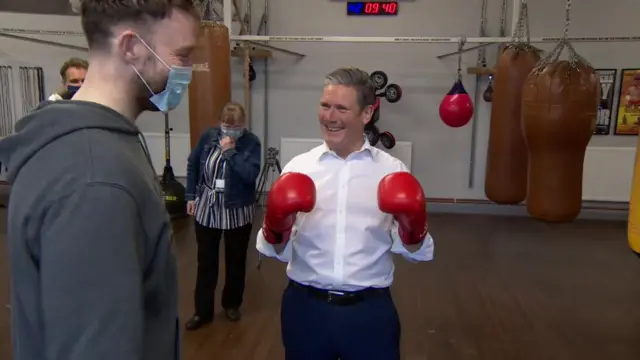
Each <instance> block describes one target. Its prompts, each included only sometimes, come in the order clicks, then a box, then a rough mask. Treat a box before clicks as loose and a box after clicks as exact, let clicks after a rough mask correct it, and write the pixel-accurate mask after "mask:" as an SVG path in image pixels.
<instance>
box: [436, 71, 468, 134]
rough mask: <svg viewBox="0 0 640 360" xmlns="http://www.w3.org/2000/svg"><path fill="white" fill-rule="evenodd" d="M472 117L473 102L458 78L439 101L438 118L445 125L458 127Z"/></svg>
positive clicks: (465, 123)
mask: <svg viewBox="0 0 640 360" xmlns="http://www.w3.org/2000/svg"><path fill="white" fill-rule="evenodd" d="M472 117H473V102H472V101H471V96H469V94H468V93H467V90H465V88H464V85H462V81H461V80H460V78H458V79H457V80H456V82H455V83H454V84H453V87H451V90H449V92H448V93H447V95H445V97H444V99H442V102H441V103H440V119H442V122H444V123H445V124H446V125H447V126H451V127H453V128H458V127H462V126H465V125H467V124H468V123H469V121H470V120H471V118H472Z"/></svg>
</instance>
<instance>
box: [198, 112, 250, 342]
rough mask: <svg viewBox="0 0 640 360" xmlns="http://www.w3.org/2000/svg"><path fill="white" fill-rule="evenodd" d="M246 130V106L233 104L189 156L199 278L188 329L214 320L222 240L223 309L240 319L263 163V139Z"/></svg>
mask: <svg viewBox="0 0 640 360" xmlns="http://www.w3.org/2000/svg"><path fill="white" fill-rule="evenodd" d="M245 125H246V117H245V112H244V109H243V108H242V106H241V105H240V104H238V103H234V102H231V103H228V104H227V105H225V106H224V108H223V110H222V114H221V116H220V126H217V127H214V128H210V129H208V130H207V131H205V132H204V133H203V134H202V136H201V137H200V140H199V141H198V144H197V145H196V147H195V148H194V149H193V151H192V152H191V154H190V155H189V159H188V163H187V195H186V198H187V212H188V213H189V214H190V215H192V216H194V217H195V232H196V241H197V243H198V274H197V279H196V288H195V294H194V297H195V299H194V300H195V301H194V302H195V314H194V315H193V316H192V317H191V318H190V319H189V320H188V321H187V323H186V328H187V330H195V329H198V328H200V327H201V326H203V325H205V324H207V323H209V322H211V321H212V320H213V315H214V311H213V298H214V293H215V288H216V283H217V280H218V259H219V249H220V239H221V238H222V237H224V242H225V246H224V248H225V254H224V256H225V267H226V277H225V284H224V289H223V290H222V304H221V305H222V308H223V309H224V311H225V315H226V316H227V318H228V319H229V320H231V321H238V320H240V312H239V308H240V305H241V303H242V296H243V293H244V282H245V268H246V262H247V247H248V245H249V239H250V238H251V225H252V222H253V216H254V204H255V198H256V180H257V178H258V174H259V172H260V160H261V145H260V140H259V139H258V137H257V136H255V135H254V134H252V133H251V132H249V131H248V130H247V129H246V127H245Z"/></svg>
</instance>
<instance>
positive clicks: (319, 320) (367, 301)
mask: <svg viewBox="0 0 640 360" xmlns="http://www.w3.org/2000/svg"><path fill="white" fill-rule="evenodd" d="M280 316H281V322H282V342H283V344H284V348H285V359H286V360H337V359H340V360H400V320H399V318H398V312H397V311H396V307H395V304H394V303H393V299H392V298H391V294H390V293H388V292H387V293H386V294H381V295H375V296H370V297H365V298H364V299H363V300H362V301H360V302H358V303H355V304H351V305H336V304H332V303H330V302H328V301H326V300H321V299H318V298H316V297H314V296H312V295H311V294H309V293H308V292H306V291H304V290H302V289H300V288H298V287H296V286H293V285H292V284H289V286H288V287H287V289H286V290H285V292H284V295H283V296H282V308H281V313H280Z"/></svg>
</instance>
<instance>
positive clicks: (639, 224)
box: [627, 136, 640, 255]
mask: <svg viewBox="0 0 640 360" xmlns="http://www.w3.org/2000/svg"><path fill="white" fill-rule="evenodd" d="M627 241H628V242H629V247H630V248H631V250H633V251H634V252H635V253H636V254H638V255H640V136H639V137H638V144H637V145H636V163H635V167H634V170H633V183H632V185H631V200H630V201H629V219H628V221H627Z"/></svg>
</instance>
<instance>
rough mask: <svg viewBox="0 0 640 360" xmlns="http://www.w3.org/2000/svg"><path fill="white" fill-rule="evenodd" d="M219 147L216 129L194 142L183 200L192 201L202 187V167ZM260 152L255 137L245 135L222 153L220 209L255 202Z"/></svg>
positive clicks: (248, 133)
mask: <svg viewBox="0 0 640 360" xmlns="http://www.w3.org/2000/svg"><path fill="white" fill-rule="evenodd" d="M219 143H220V128H219V127H215V128H210V129H208V130H207V131H205V132H204V133H203V134H202V135H201V136H200V139H199V140H198V144H197V145H196V147H195V148H193V150H192V151H191V154H189V159H188V160H187V193H186V196H185V198H186V200H187V201H189V200H195V198H196V196H197V194H198V190H199V189H200V187H201V186H202V182H203V180H204V177H203V176H202V175H203V174H204V169H205V164H206V162H207V158H208V157H209V154H210V153H211V151H213V150H214V149H215V148H216V146H218V144H219ZM261 154H262V148H261V145H260V139H258V137H257V136H255V135H254V134H252V133H251V132H249V131H248V130H247V131H245V133H244V135H242V136H241V137H240V138H238V140H236V146H235V148H233V149H229V150H226V151H225V152H223V153H222V156H224V158H225V160H226V164H227V165H226V171H225V179H224V206H225V207H226V208H239V207H243V206H247V205H251V204H253V203H254V202H255V199H256V180H257V179H258V175H259V174H260V160H261V156H262V155H261Z"/></svg>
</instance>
